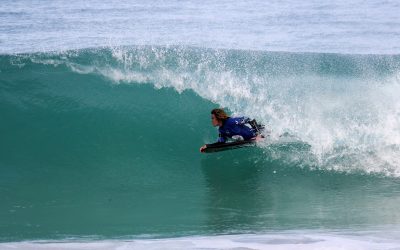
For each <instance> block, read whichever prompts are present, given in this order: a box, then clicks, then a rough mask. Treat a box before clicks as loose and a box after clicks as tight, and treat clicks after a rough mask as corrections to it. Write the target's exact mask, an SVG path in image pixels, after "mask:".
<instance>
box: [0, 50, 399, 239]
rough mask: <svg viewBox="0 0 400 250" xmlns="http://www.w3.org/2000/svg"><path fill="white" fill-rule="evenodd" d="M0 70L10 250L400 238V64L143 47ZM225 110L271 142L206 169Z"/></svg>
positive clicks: (63, 55)
mask: <svg viewBox="0 0 400 250" xmlns="http://www.w3.org/2000/svg"><path fill="white" fill-rule="evenodd" d="M0 70H1V71H0V117H1V122H0V133H1V137H2V138H1V140H0V170H1V172H2V175H1V176H0V184H1V186H0V194H1V197H3V201H2V203H1V205H0V208H1V211H3V212H2V213H1V214H0V219H1V221H3V223H2V225H0V232H1V233H0V235H1V238H0V240H2V241H9V240H20V239H40V238H52V239H53V238H64V237H68V236H87V235H93V234H99V235H100V236H104V237H106V238H107V237H120V236H125V235H138V234H154V235H162V236H175V235H191V234H203V233H205V234H209V233H221V232H224V233H226V232H249V231H250V232H254V231H258V230H263V229H279V228H301V227H304V228H310V227H311V228H312V227H321V226H326V227H330V228H338V227H339V228H342V227H352V226H355V225H356V226H360V225H362V226H365V225H368V226H371V225H372V226H377V225H389V224H395V225H396V224H397V225H398V224H399V223H400V221H398V219H399V217H398V216H397V217H396V214H397V212H396V211H397V205H396V204H398V202H396V199H397V198H396V193H398V191H399V190H400V189H399V188H400V187H399V184H400V183H399V181H398V177H399V176H400V165H399V163H400V154H399V153H400V133H399V132H400V84H399V83H400V56H398V55H342V54H318V53H283V52H261V51H244V50H215V49H200V48H191V47H150V46H139V47H117V48H100V49H84V50H74V51H66V52H53V53H35V54H19V55H2V56H0ZM218 106H222V107H226V108H227V109H229V110H230V111H231V112H232V113H233V114H241V115H243V114H244V115H247V116H251V117H254V118H256V119H258V120H260V121H261V122H263V123H265V124H266V125H267V127H268V129H269V130H270V131H271V136H270V138H269V139H268V140H267V141H266V142H265V143H263V144H261V145H259V146H258V147H256V148H249V149H241V150H236V151H229V152H225V153H220V154H214V155H207V156H205V155H202V154H199V153H198V148H199V147H200V146H201V145H202V144H204V143H208V142H212V141H214V140H216V136H217V134H216V131H215V130H214V129H213V128H212V127H211V125H210V121H209V112H210V109H212V108H214V107H218ZM293 183H296V185H293ZM321 187H322V188H321ZM366 190H367V191H368V192H367V193H365V191H366ZM233 191H234V192H233ZM397 200H398V199H397ZM239 201H240V202H239ZM382 204H384V206H385V212H382V210H381V209H378V208H380V207H381V206H382ZM359 207H363V208H364V210H362V211H360V210H358V209H357V208H359ZM337 214H343V215H345V216H343V217H342V218H337V216H336V215H337ZM13 232H18V233H13Z"/></svg>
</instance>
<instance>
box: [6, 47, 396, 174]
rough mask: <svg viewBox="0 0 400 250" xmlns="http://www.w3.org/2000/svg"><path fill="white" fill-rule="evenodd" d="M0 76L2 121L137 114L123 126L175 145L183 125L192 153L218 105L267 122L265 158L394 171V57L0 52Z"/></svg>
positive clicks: (122, 50) (123, 50) (148, 50)
mask: <svg viewBox="0 0 400 250" xmlns="http://www.w3.org/2000/svg"><path fill="white" fill-rule="evenodd" d="M0 69H1V73H0V74H1V75H0V77H1V78H0V81H1V89H0V96H1V103H2V106H3V109H2V115H4V114H7V115H8V116H9V117H10V116H12V113H14V112H15V111H13V109H15V108H17V109H19V111H20V112H23V110H31V111H32V112H34V113H33V115H32V119H33V120H32V121H31V122H33V121H34V119H37V117H36V116H39V113H35V112H45V111H43V110H47V111H50V110H51V109H53V110H51V112H54V113H56V114H58V113H61V112H65V113H66V114H68V115H66V116H65V118H64V119H65V122H66V123H74V122H76V121H74V120H73V119H76V117H79V115H78V113H79V112H84V113H86V114H87V115H88V116H95V115H96V114H97V113H96V112H98V113H100V111H99V110H101V109H105V110H109V111H112V114H126V115H128V114H131V115H132V116H134V117H135V118H133V117H132V118H126V119H127V120H129V121H130V122H132V129H133V130H134V131H135V133H138V134H157V135H158V136H159V138H162V139H159V140H168V141H171V140H172V143H179V142H180V141H181V140H180V139H176V138H179V137H180V135H181V131H182V130H187V129H188V128H187V127H188V126H189V130H190V132H191V133H190V134H188V135H186V136H187V137H186V139H185V140H184V141H185V143H186V144H187V145H188V146H189V145H190V146H189V148H190V150H195V149H194V148H196V147H198V146H199V145H197V144H198V143H199V142H200V144H201V143H204V142H209V141H212V140H214V135H213V133H214V132H212V131H213V130H212V129H211V128H210V127H211V126H210V124H209V122H208V121H207V117H208V116H209V114H208V113H209V109H210V108H212V107H216V106H221V107H226V108H227V109H228V110H230V111H231V112H232V113H233V114H234V115H236V114H244V115H247V116H251V117H254V118H256V119H258V120H260V121H261V122H263V123H265V124H266V125H267V127H268V129H269V130H271V132H272V133H271V138H270V140H269V141H267V142H266V143H265V144H264V145H260V147H261V148H262V149H263V152H264V156H263V157H267V158H270V159H279V160H281V161H282V162H285V164H286V163H287V164H289V165H295V166H300V167H307V168H310V169H315V168H316V169H323V170H335V171H345V172H361V173H379V174H384V175H390V176H400V164H399V163H400V156H399V155H400V154H399V151H400V150H399V149H400V133H399V132H400V98H399V97H400V96H399V95H400V94H399V93H400V56H399V55H348V54H346V55H343V54H320V53H286V52H264V51H244V50H219V49H204V48H192V47H173V46H170V47H154V46H136V47H115V48H97V49H83V50H73V51H64V52H52V53H35V54H18V55H2V56H1V57H0ZM113 86H114V87H113ZM116 86H118V90H116ZM133 86H135V87H134V88H135V91H133ZM141 86H142V87H141ZM144 86H150V87H151V88H150V89H149V88H147V87H144ZM152 88H155V89H165V90H163V91H166V92H163V91H161V92H160V90H158V91H155V92H154V91H152V90H151V89H152ZM172 90H173V91H172ZM171 91H172V92H171ZM114 92H115V93H114ZM133 92H134V93H133ZM35 107H40V110H41V111H39V109H35ZM146 113H147V115H145V114H146ZM148 113H151V115H150V114H148ZM31 114H32V113H31ZM112 114H110V116H112ZM97 115H100V114H97ZM128 116H129V115H128ZM149 116H154V117H157V118H154V117H152V118H149ZM67 117H68V118H67ZM14 118H15V117H12V118H10V119H9V120H10V124H8V125H9V126H10V127H11V128H13V129H15V128H16V127H15V124H12V122H11V120H12V119H14ZM71 119H72V120H71ZM109 119H110V120H109V121H107V122H112V119H113V118H112V117H110V118H109ZM135 119H139V120H140V121H141V122H140V123H135V122H134V120H135ZM13 122H17V118H15V119H14V121H13ZM115 122H117V121H115ZM188 124H189V125H188ZM81 125H82V126H84V124H81ZM6 126H7V125H6ZM96 126H97V125H96ZM171 126H173V129H172V131H173V134H172V137H171V136H168V137H166V136H165V135H167V134H169V135H171V134H170V133H171ZM3 129H7V127H4V125H3ZM94 129H99V128H94ZM155 131H163V132H162V133H157V132H155ZM114 132H115V133H116V131H114ZM125 132H127V131H125ZM109 133H111V132H110V131H109ZM194 134H195V135H196V136H194ZM282 135H283V136H282ZM110 136H116V134H112V135H110ZM171 138H173V139H171ZM174 138H175V139H174ZM198 138H201V139H200V141H199V139H198ZM116 143H117V144H118V142H116ZM193 145H196V147H194V146H193ZM146 147H151V146H150V143H147V144H146ZM282 148H284V150H282ZM291 148H294V149H293V150H291ZM304 148H306V149H304Z"/></svg>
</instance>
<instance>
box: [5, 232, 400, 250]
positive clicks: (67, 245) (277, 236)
mask: <svg viewBox="0 0 400 250" xmlns="http://www.w3.org/2000/svg"><path fill="white" fill-rule="evenodd" d="M399 236H400V234H399V233H398V232H397V231H392V232H389V233H388V232H386V233H384V232H374V233H371V232H363V233H360V232H358V233H349V232H347V233H339V232H313V231H287V232H280V233H278V232H272V233H268V234H241V235H222V236H194V237H181V238H167V239H135V240H93V241H81V240H79V239H77V240H72V241H71V240H69V241H68V240H65V241H32V242H9V243H0V249H2V250H10V249H19V250H33V249H35V250H42V249H43V250H46V249H87V250H89V249H90V250H103V249H104V250H105V249H107V250H111V249H115V250H125V249H131V250H136V249H138V250H139V249H140V250H142V249H152V250H158V249H160V250H161V249H175V250H178V249H185V250H190V249H227V250H228V249H235V250H237V249H249V250H250V249H254V250H263V249H268V250H288V249H296V250H303V249H304V250H322V249H324V250H339V249H340V250H347V249H348V250H372V249H375V250H385V249H388V250H389V249H390V250H394V249H400V237H399Z"/></svg>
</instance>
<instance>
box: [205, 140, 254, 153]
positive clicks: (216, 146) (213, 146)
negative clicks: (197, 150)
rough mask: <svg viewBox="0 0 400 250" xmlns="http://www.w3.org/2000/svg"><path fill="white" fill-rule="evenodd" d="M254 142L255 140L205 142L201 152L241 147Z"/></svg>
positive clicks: (251, 144)
mask: <svg viewBox="0 0 400 250" xmlns="http://www.w3.org/2000/svg"><path fill="white" fill-rule="evenodd" d="M255 144H256V140H254V139H251V140H244V141H234V142H226V143H213V144H207V147H206V148H205V149H204V151H203V153H214V152H220V151H225V150H231V149H236V148H243V147H249V146H254V145H255Z"/></svg>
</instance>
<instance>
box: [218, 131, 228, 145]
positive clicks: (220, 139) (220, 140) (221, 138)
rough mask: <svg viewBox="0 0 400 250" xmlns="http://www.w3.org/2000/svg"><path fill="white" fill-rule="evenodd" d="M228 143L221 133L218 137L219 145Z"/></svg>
mask: <svg viewBox="0 0 400 250" xmlns="http://www.w3.org/2000/svg"><path fill="white" fill-rule="evenodd" d="M225 142H226V137H225V136H223V135H222V134H221V133H220V134H219V136H218V141H217V143H225Z"/></svg>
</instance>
